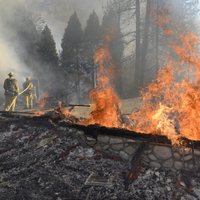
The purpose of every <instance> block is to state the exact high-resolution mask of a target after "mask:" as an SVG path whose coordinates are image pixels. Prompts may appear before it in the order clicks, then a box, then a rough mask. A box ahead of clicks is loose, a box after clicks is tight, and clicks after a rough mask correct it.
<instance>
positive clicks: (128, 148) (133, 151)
mask: <svg viewBox="0 0 200 200" xmlns="http://www.w3.org/2000/svg"><path fill="white" fill-rule="evenodd" d="M124 151H125V152H126V153H127V154H129V155H133V154H134V153H135V147H134V146H128V147H126V148H125V149H124Z"/></svg>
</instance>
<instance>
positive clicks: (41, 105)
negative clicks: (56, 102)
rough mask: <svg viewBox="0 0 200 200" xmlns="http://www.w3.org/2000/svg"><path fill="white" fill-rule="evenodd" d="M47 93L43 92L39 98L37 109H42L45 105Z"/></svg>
mask: <svg viewBox="0 0 200 200" xmlns="http://www.w3.org/2000/svg"><path fill="white" fill-rule="evenodd" d="M48 96H49V95H48V93H47V92H45V93H44V94H43V95H42V97H41V98H40V99H39V103H38V106H39V109H40V110H41V109H44V107H45V105H46V102H47V98H48Z"/></svg>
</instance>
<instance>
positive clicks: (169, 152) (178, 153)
mask: <svg viewBox="0 0 200 200" xmlns="http://www.w3.org/2000/svg"><path fill="white" fill-rule="evenodd" d="M79 134H80V135H81V137H80V138H81V140H82V142H83V140H84V142H85V143H87V145H89V146H90V147H93V148H94V149H95V150H98V151H102V152H105V153H107V154H109V155H113V156H119V157H120V158H121V159H123V160H125V161H130V160H131V159H132V158H133V156H134V154H135V152H136V151H137V149H138V146H139V145H140V144H141V143H142V141H139V140H133V139H127V138H123V137H113V136H106V135H98V136H97V138H92V137H88V136H84V133H83V132H82V133H81V132H79ZM141 157H142V160H143V163H144V164H145V165H148V166H151V167H155V168H168V169H172V170H182V169H184V170H192V169H196V168H199V167H200V149H194V150H192V149H191V148H188V147H187V148H186V147H174V146H171V145H161V144H156V143H155V144H152V143H146V148H145V150H144V151H143V152H142V155H141Z"/></svg>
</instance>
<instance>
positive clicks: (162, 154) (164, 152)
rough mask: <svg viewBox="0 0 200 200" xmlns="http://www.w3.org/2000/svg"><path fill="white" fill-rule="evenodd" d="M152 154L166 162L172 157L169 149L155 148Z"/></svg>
mask: <svg viewBox="0 0 200 200" xmlns="http://www.w3.org/2000/svg"><path fill="white" fill-rule="evenodd" d="M153 152H154V154H155V156H156V157H157V158H159V159H162V160H167V159H169V158H171V157H172V152H171V149H170V148H169V147H164V146H155V147H154V150H153Z"/></svg>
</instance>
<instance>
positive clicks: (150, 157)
mask: <svg viewBox="0 0 200 200" xmlns="http://www.w3.org/2000/svg"><path fill="white" fill-rule="evenodd" d="M149 159H150V160H152V161H155V160H157V158H156V157H155V156H154V155H153V154H150V155H149Z"/></svg>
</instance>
